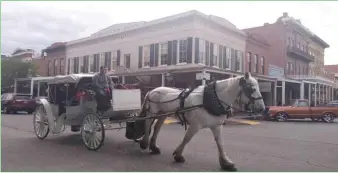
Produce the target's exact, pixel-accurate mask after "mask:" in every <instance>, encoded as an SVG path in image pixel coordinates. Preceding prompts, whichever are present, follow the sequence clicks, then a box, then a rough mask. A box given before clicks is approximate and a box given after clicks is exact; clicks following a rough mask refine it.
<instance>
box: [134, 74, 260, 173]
mask: <svg viewBox="0 0 338 173" xmlns="http://www.w3.org/2000/svg"><path fill="white" fill-rule="evenodd" d="M210 85H211V84H209V86H199V87H198V88H196V89H194V90H193V92H191V93H190V95H189V96H188V97H187V98H186V99H185V100H184V107H185V108H187V107H191V106H195V105H200V107H197V108H195V109H193V110H189V111H187V112H185V114H184V119H185V121H187V123H188V124H189V126H188V129H187V131H186V134H185V136H184V139H183V141H182V142H181V143H180V144H179V146H178V147H177V148H176V149H175V151H174V153H173V155H174V159H175V161H176V162H184V161H185V159H184V157H183V155H182V152H183V150H184V147H185V146H186V145H187V144H188V143H189V141H190V140H191V138H192V137H193V136H194V135H195V134H196V133H197V132H198V131H199V130H200V129H203V128H210V129H211V131H212V133H213V135H214V137H215V141H216V144H217V148H218V154H219V164H220V166H221V168H222V169H223V170H228V171H236V170H237V169H236V168H235V164H234V163H233V162H232V161H231V160H230V159H229V158H228V157H227V155H226V153H225V152H224V150H223V144H222V125H223V123H224V121H225V118H226V116H225V114H226V113H225V112H223V114H221V115H220V114H219V115H213V114H212V113H210V111H209V110H210V109H223V110H224V108H230V106H229V105H231V104H232V103H234V101H235V100H237V99H240V100H241V101H242V102H246V103H252V104H253V105H254V108H255V109H254V112H257V113H260V112H262V111H263V110H264V109H265V105H264V102H263V99H262V95H261V93H260V91H259V86H258V82H257V80H256V79H254V78H253V77H251V74H250V73H245V75H244V76H238V77H235V78H229V79H225V80H220V81H216V83H215V85H214V88H213V87H212V86H210ZM205 87H209V88H211V89H212V88H213V89H214V90H213V91H211V93H214V96H215V97H213V98H212V99H213V100H205V101H203V99H204V97H203V95H204V93H205V92H204V89H205ZM181 92H182V91H181V90H179V89H173V88H168V87H158V88H155V89H154V90H152V91H149V92H148V93H147V95H146V97H145V101H144V103H143V105H142V112H141V114H142V115H143V116H149V115H150V114H159V113H166V112H174V111H175V110H177V109H180V99H176V98H178V95H179V94H180V93H181ZM209 93H210V92H209ZM208 102H210V103H211V107H210V104H209V105H208ZM215 103H216V107H215ZM217 103H218V104H217ZM208 106H209V108H208ZM223 110H214V112H215V111H216V112H217V111H218V112H222V111H223ZM212 111H213V110H211V112H212ZM149 112H150V113H149ZM147 113H148V114H147ZM168 116H169V115H168ZM170 116H173V115H170ZM173 117H174V118H177V117H175V116H173ZM166 118H167V117H166V116H161V117H160V118H159V119H158V120H157V122H156V124H155V126H154V131H153V135H152V137H151V139H150V144H149V136H150V128H151V126H152V120H146V122H145V129H144V136H143V138H142V140H141V141H140V147H141V148H142V149H147V148H148V147H149V149H150V150H151V151H152V153H154V154H160V149H159V147H158V146H157V145H156V139H157V136H158V133H159V131H160V129H161V126H162V124H163V123H164V121H165V119H166ZM181 118H182V116H181Z"/></svg>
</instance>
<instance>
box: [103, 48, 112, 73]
mask: <svg viewBox="0 0 338 173" xmlns="http://www.w3.org/2000/svg"><path fill="white" fill-rule="evenodd" d="M104 54H105V56H104V66H105V67H106V68H108V71H110V70H111V52H106V53H104Z"/></svg>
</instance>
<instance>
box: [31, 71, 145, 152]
mask: <svg viewBox="0 0 338 173" xmlns="http://www.w3.org/2000/svg"><path fill="white" fill-rule="evenodd" d="M93 76H94V74H72V75H65V76H55V77H54V78H51V79H47V80H45V81H40V82H46V83H47V84H48V97H47V99H44V98H42V99H40V100H39V102H40V104H39V105H40V106H38V107H37V109H36V111H35V112H34V114H33V120H34V131H35V133H36V136H37V137H38V138H39V139H44V138H46V137H47V136H48V134H49V133H52V134H60V133H62V132H63V131H64V130H65V129H66V127H67V126H71V129H72V131H73V132H77V131H80V133H81V137H82V139H83V142H84V144H85V146H86V147H87V148H88V149H89V150H98V149H99V148H101V146H102V145H103V143H104V139H105V130H109V129H116V128H112V126H110V125H111V124H112V123H123V122H132V121H134V119H135V116H136V115H137V113H138V111H139V110H140V109H141V91H140V89H116V88H114V89H113V90H112V92H111V94H112V99H111V100H110V101H111V107H110V108H109V109H108V110H106V111H101V112H100V111H98V110H97V103H96V100H95V99H93V98H90V97H89V96H88V93H86V92H87V91H90V89H88V88H86V87H87V86H88V85H90V84H91V83H92V77H93ZM84 89H88V90H86V91H84ZM79 93H80V94H79ZM81 93H82V94H81ZM133 117H134V118H133Z"/></svg>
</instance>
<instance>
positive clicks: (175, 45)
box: [172, 40, 177, 65]
mask: <svg viewBox="0 0 338 173" xmlns="http://www.w3.org/2000/svg"><path fill="white" fill-rule="evenodd" d="M176 63H177V40H174V41H173V59H172V65H176Z"/></svg>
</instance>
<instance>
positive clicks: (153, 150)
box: [149, 146, 161, 155]
mask: <svg viewBox="0 0 338 173" xmlns="http://www.w3.org/2000/svg"><path fill="white" fill-rule="evenodd" d="M149 148H150V150H151V153H150V154H154V155H157V154H161V150H160V148H158V147H157V146H151V147H149Z"/></svg>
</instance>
